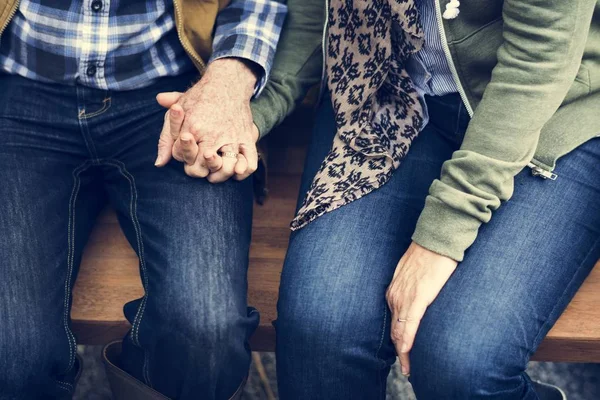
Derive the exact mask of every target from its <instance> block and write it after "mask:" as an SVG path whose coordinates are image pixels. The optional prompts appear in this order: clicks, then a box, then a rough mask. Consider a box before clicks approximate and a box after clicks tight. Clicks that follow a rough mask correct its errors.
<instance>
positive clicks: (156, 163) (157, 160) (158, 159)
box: [154, 156, 161, 167]
mask: <svg viewBox="0 0 600 400" xmlns="http://www.w3.org/2000/svg"><path fill="white" fill-rule="evenodd" d="M160 161H161V156H158V157H156V161H154V166H155V167H158V166H159V165H160Z"/></svg>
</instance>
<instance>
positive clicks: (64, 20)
mask: <svg viewBox="0 0 600 400" xmlns="http://www.w3.org/2000/svg"><path fill="white" fill-rule="evenodd" d="M286 12H287V7H286V6H285V5H284V4H281V3H278V2H276V1H274V0H233V1H232V2H231V4H230V5H229V6H228V7H226V8H225V9H223V10H222V11H221V13H220V14H219V16H218V19H217V28H216V31H215V39H214V41H213V50H214V54H213V58H212V59H216V58H221V57H240V58H244V59H247V60H250V61H253V62H255V63H256V64H258V65H259V66H261V67H262V69H263V72H264V73H263V76H262V78H261V80H260V81H259V83H258V84H257V91H256V92H255V94H257V93H258V92H259V91H260V89H261V88H262V87H264V85H265V83H266V80H267V77H268V74H269V71H270V69H271V66H272V63H273V58H274V54H275V48H276V45H277V41H278V39H279V34H280V32H281V28H282V25H283V21H284V18H285V14H286ZM174 17H175V13H174V6H173V1H171V0H72V1H49V0H21V2H20V4H19V8H18V10H17V12H16V14H15V16H14V18H13V20H12V21H11V23H10V24H9V26H8V27H7V29H6V30H5V31H4V33H3V34H2V37H1V38H0V39H1V40H0V71H4V72H7V73H10V74H18V75H21V76H24V77H26V78H30V79H34V80H38V81H42V82H55V83H61V84H67V85H74V84H76V83H78V84H81V85H85V86H90V87H93V88H97V89H104V90H131V89H138V88H142V87H144V86H148V85H150V84H151V83H152V82H153V81H155V80H156V79H157V78H160V77H164V76H173V75H179V74H181V73H183V72H186V71H190V70H192V69H193V68H194V65H193V63H192V61H191V60H190V59H189V57H188V56H187V54H186V53H185V50H184V49H183V47H182V46H181V43H180V42H179V38H178V35H177V30H176V28H175V21H174Z"/></svg>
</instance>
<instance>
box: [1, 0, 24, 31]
mask: <svg viewBox="0 0 600 400" xmlns="http://www.w3.org/2000/svg"><path fill="white" fill-rule="evenodd" d="M19 1H20V0H16V1H15V4H14V6H13V9H12V10H11V12H10V14H8V18H7V19H6V21H5V22H4V25H3V26H2V28H0V35H2V32H4V30H5V29H6V27H7V26H8V24H9V23H10V20H11V19H13V17H14V16H15V14H16V13H17V9H18V8H19Z"/></svg>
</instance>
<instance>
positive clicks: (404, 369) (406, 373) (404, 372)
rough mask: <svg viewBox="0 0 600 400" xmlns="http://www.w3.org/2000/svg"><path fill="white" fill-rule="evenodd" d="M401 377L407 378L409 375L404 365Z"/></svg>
mask: <svg viewBox="0 0 600 400" xmlns="http://www.w3.org/2000/svg"><path fill="white" fill-rule="evenodd" d="M402 375H404V376H406V377H409V376H410V374H409V373H408V368H406V367H405V366H404V365H403V366H402Z"/></svg>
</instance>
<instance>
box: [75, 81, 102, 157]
mask: <svg viewBox="0 0 600 400" xmlns="http://www.w3.org/2000/svg"><path fill="white" fill-rule="evenodd" d="M77 102H78V103H80V104H85V94H84V92H83V89H80V88H77ZM78 107H79V104H78ZM82 114H85V108H83V109H79V114H78V118H77V120H78V121H79V128H80V130H81V136H83V140H84V141H85V145H86V147H87V149H88V151H89V152H90V153H91V156H92V158H93V159H94V161H95V162H96V163H98V152H97V151H96V147H95V146H94V142H93V140H92V138H91V136H90V129H89V126H88V124H87V119H86V118H81V116H82Z"/></svg>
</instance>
